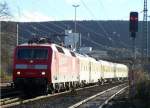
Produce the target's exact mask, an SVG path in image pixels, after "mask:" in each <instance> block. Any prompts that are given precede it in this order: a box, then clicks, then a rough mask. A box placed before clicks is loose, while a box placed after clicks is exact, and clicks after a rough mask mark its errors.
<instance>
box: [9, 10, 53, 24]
mask: <svg viewBox="0 0 150 108" xmlns="http://www.w3.org/2000/svg"><path fill="white" fill-rule="evenodd" d="M12 20H13V21H19V22H40V21H54V20H56V19H55V18H54V17H50V16H48V15H45V14H42V13H40V12H36V11H34V12H33V11H24V12H22V13H21V14H20V15H14V18H12Z"/></svg>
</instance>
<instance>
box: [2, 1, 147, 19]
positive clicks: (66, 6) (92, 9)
mask: <svg viewBox="0 0 150 108" xmlns="http://www.w3.org/2000/svg"><path fill="white" fill-rule="evenodd" d="M4 1H6V2H7V3H8V5H9V8H10V10H11V13H12V15H13V16H14V17H13V19H11V20H15V21H56V20H74V8H73V6H72V5H73V4H79V5H80V6H79V7H78V8H77V20H128V19H129V13H130V11H138V12H141V13H140V14H139V17H140V20H142V18H143V13H142V10H143V1H144V0H0V2H4ZM148 9H149V11H148V14H149V15H150V1H149V0H148ZM149 19H150V18H149Z"/></svg>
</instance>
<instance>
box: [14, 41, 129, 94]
mask: <svg viewBox="0 0 150 108" xmlns="http://www.w3.org/2000/svg"><path fill="white" fill-rule="evenodd" d="M109 64H111V65H109ZM117 70H118V71H117ZM109 75H111V76H109ZM127 76H128V68H127V66H125V65H123V64H121V65H117V64H116V63H110V62H107V61H105V62H104V61H102V60H101V61H96V60H95V59H93V58H90V57H87V56H83V55H80V54H77V53H75V52H72V51H70V50H68V49H66V48H63V47H61V46H58V45H56V44H52V43H48V41H47V40H46V39H42V40H36V42H33V41H29V43H27V44H22V45H19V46H17V47H16V49H15V52H14V64H13V81H14V85H15V87H16V88H19V89H21V90H24V91H26V90H27V91H30V90H33V91H40V92H41V91H42V93H47V92H48V91H59V90H62V89H69V88H71V87H78V86H80V85H83V84H87V83H96V82H98V81H102V80H101V79H105V80H107V79H126V78H127ZM103 81H104V80H103Z"/></svg>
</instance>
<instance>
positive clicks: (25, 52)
mask: <svg viewBox="0 0 150 108" xmlns="http://www.w3.org/2000/svg"><path fill="white" fill-rule="evenodd" d="M17 58H18V59H47V58H48V50H47V49H41V48H19V49H18V50H17Z"/></svg>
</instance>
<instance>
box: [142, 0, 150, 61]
mask: <svg viewBox="0 0 150 108" xmlns="http://www.w3.org/2000/svg"><path fill="white" fill-rule="evenodd" d="M143 11H144V12H143V30H142V31H143V40H142V58H145V59H144V60H145V61H147V60H148V56H149V55H148V54H149V51H148V50H149V49H148V22H147V17H148V16H147V11H148V10H147V0H144V10H143Z"/></svg>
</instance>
